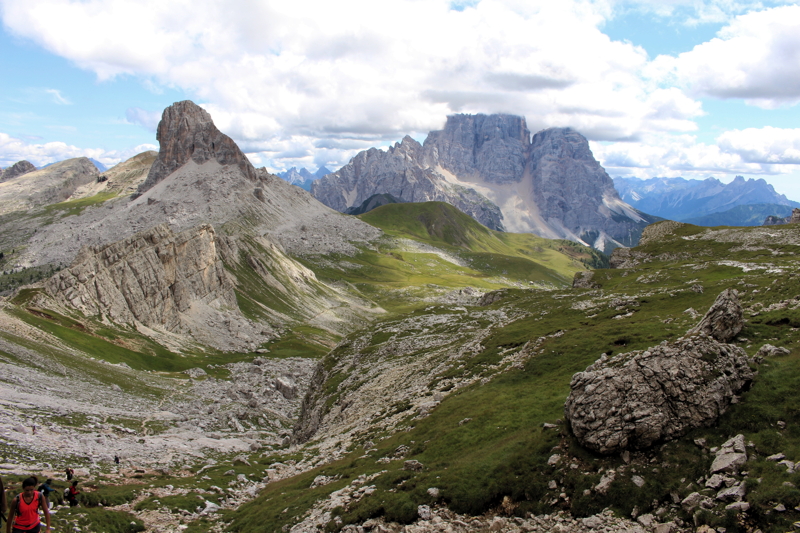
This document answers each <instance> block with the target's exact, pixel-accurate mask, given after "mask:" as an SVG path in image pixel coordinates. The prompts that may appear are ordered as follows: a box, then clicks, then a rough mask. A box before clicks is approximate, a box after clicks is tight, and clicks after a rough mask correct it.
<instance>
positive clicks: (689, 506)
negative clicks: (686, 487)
mask: <svg viewBox="0 0 800 533" xmlns="http://www.w3.org/2000/svg"><path fill="white" fill-rule="evenodd" d="M709 503H711V505H713V501H712V500H711V498H709V497H708V496H704V495H703V494H700V493H699V492H693V493H691V494H689V495H688V496H687V497H686V498H684V499H683V501H681V507H682V508H683V510H684V511H686V512H687V513H691V512H692V511H694V510H695V509H697V508H698V507H701V506H703V504H705V505H708V504H709Z"/></svg>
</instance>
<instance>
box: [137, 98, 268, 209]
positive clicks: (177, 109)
mask: <svg viewBox="0 0 800 533" xmlns="http://www.w3.org/2000/svg"><path fill="white" fill-rule="evenodd" d="M156 139H157V140H158V142H159V151H158V158H157V159H156V161H155V163H153V166H152V167H150V172H149V173H148V175H147V179H146V180H145V181H144V183H142V184H141V185H140V186H139V189H138V194H143V193H145V192H147V191H148V190H150V189H151V188H153V187H154V186H155V185H156V184H157V183H159V182H161V181H162V180H164V178H166V177H167V176H169V175H170V174H172V173H173V172H175V171H176V170H178V169H179V168H180V167H182V166H183V165H185V164H186V163H188V162H189V161H194V162H195V163H197V164H198V165H202V164H203V163H205V162H206V161H217V162H218V163H219V164H220V165H234V166H237V167H239V169H240V170H241V172H242V174H243V175H244V176H246V177H247V178H248V179H250V180H251V181H254V182H255V181H257V176H256V171H255V168H253V165H252V164H251V163H250V161H249V160H248V159H247V157H245V155H244V154H243V153H242V151H241V150H240V149H239V147H238V146H236V143H234V142H233V140H232V139H231V138H230V137H228V136H227V135H225V134H224V133H222V132H221V131H219V130H218V129H217V127H216V126H215V125H214V121H213V120H212V119H211V115H209V114H208V111H206V110H205V109H203V108H202V107H200V106H198V105H197V104H195V103H194V102H192V101H190V100H184V101H182V102H176V103H174V104H172V105H171V106H169V107H167V108H166V109H165V110H164V113H163V114H162V115H161V121H160V122H159V123H158V130H157V131H156Z"/></svg>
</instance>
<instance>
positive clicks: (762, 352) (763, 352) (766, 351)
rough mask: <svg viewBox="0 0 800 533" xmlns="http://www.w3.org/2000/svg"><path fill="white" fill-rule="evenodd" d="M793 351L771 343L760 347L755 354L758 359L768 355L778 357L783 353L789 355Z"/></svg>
mask: <svg viewBox="0 0 800 533" xmlns="http://www.w3.org/2000/svg"><path fill="white" fill-rule="evenodd" d="M790 353H791V352H790V351H789V350H788V349H787V348H783V347H780V348H779V347H777V346H773V345H771V344H765V345H763V346H762V347H761V348H759V349H758V351H757V352H756V354H755V355H754V356H753V357H754V358H755V359H756V360H759V359H764V358H766V357H778V356H781V355H789V354H790Z"/></svg>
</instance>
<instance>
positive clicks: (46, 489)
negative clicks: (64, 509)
mask: <svg viewBox="0 0 800 533" xmlns="http://www.w3.org/2000/svg"><path fill="white" fill-rule="evenodd" d="M52 483H53V480H52V479H48V480H47V481H45V482H44V483H42V484H41V485H39V488H38V489H37V490H38V491H39V492H41V493H42V496H43V497H44V502H45V504H49V503H50V493H51V492H55V491H56V490H55V489H54V488H52V487H51V486H50V485H52ZM48 507H50V505H48Z"/></svg>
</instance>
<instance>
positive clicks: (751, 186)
mask: <svg viewBox="0 0 800 533" xmlns="http://www.w3.org/2000/svg"><path fill="white" fill-rule="evenodd" d="M614 186H615V187H616V188H617V190H618V191H619V195H620V197H621V198H622V199H623V200H624V201H625V202H627V203H629V204H630V205H632V206H634V207H635V208H637V209H640V210H642V211H645V212H647V213H650V214H652V215H655V216H659V217H662V218H668V219H671V220H679V221H684V222H691V223H694V224H701V225H720V224H725V223H727V224H728V225H736V226H753V225H760V224H761V222H762V221H763V220H764V218H765V217H766V216H768V215H779V214H781V213H782V212H783V211H785V210H786V208H789V209H791V208H793V207H800V204H798V203H797V202H793V201H791V200H789V199H787V198H786V196H785V195H783V194H778V193H777V192H775V189H774V188H773V187H772V185H770V184H768V183H767V182H766V181H764V180H763V179H747V180H746V179H744V178H743V177H742V176H736V178H735V179H734V180H733V181H731V182H730V183H727V184H725V183H722V182H721V181H719V180H718V179H716V178H708V179H705V180H687V179H684V178H650V179H646V180H645V179H640V178H614ZM753 204H765V205H763V206H762V207H761V208H759V213H758V214H757V216H755V217H753V216H752V213H751V212H750V211H748V210H742V209H738V210H737V209H735V208H737V207H738V206H743V205H753ZM767 204H768V205H767ZM769 206H774V207H769ZM777 206H784V207H783V208H780V207H777ZM764 208H766V211H774V212H765V211H764ZM710 215H717V216H716V217H712V218H709V219H707V220H706V219H704V218H703V217H709V216H710ZM762 215H763V216H762ZM782 216H785V215H782ZM715 223H716V224H715Z"/></svg>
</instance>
